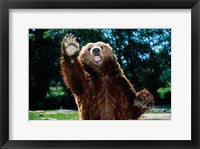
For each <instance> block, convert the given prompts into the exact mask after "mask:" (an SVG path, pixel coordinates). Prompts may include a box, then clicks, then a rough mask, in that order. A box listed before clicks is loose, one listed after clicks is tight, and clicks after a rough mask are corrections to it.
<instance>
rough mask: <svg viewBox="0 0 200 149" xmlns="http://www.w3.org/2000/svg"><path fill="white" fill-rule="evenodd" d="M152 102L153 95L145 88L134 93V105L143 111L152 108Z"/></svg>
mask: <svg viewBox="0 0 200 149" xmlns="http://www.w3.org/2000/svg"><path fill="white" fill-rule="evenodd" d="M154 103H155V102H154V97H153V95H152V94H151V93H150V92H149V91H148V90H147V89H143V90H141V91H139V92H137V93H136V98H135V100H134V105H135V106H136V107H138V108H139V109H140V110H142V111H143V112H144V111H146V110H149V109H150V108H152V107H153V106H154Z"/></svg>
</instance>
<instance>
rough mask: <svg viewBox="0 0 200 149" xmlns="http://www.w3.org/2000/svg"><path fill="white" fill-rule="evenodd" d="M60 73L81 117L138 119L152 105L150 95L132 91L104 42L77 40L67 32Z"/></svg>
mask: <svg viewBox="0 0 200 149" xmlns="http://www.w3.org/2000/svg"><path fill="white" fill-rule="evenodd" d="M61 74H62V76H63V79H64V83H65V84H66V86H67V87H68V88H69V89H70V90H71V92H72V94H73V96H74V98H75V101H76V104H77V107H78V110H79V114H80V119H81V120H130V119H138V118H139V117H140V116H141V114H143V113H144V111H145V110H148V109H149V108H151V107H152V106H153V105H154V97H153V96H152V94H151V93H150V92H149V91H148V90H146V89H143V90H141V91H139V92H136V91H135V89H134V88H133V86H132V85H131V83H130V81H129V80H128V79H127V78H126V76H125V75H124V72H123V70H122V69H121V67H120V65H119V63H118V62H117V59H116V56H115V55H114V53H113V52H112V48H111V46H110V45H109V44H108V43H104V42H96V43H88V44H87V45H86V46H83V47H82V49H81V51H80V52H79V43H78V42H77V41H76V38H75V37H74V36H73V35H72V34H69V35H68V34H67V35H66V36H65V37H64V38H63V40H62V43H61Z"/></svg>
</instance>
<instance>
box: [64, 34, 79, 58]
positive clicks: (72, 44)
mask: <svg viewBox="0 0 200 149" xmlns="http://www.w3.org/2000/svg"><path fill="white" fill-rule="evenodd" d="M63 45H64V49H63V50H64V52H65V53H66V55H67V56H72V55H74V54H75V53H76V52H77V51H78V50H79V43H78V42H77V41H76V37H74V35H73V34H71V33H70V34H66V35H65V37H64V38H63Z"/></svg>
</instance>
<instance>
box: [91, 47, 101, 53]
mask: <svg viewBox="0 0 200 149" xmlns="http://www.w3.org/2000/svg"><path fill="white" fill-rule="evenodd" d="M100 50H101V49H100V48H99V47H93V48H92V52H93V54H94V55H99V52H100Z"/></svg>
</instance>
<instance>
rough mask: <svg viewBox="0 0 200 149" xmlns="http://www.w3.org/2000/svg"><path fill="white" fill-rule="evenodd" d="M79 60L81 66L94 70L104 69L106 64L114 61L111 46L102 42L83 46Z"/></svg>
mask: <svg viewBox="0 0 200 149" xmlns="http://www.w3.org/2000/svg"><path fill="white" fill-rule="evenodd" d="M79 59H80V61H81V62H82V64H83V66H86V67H90V68H95V69H98V68H100V67H106V65H107V64H108V62H114V61H115V60H116V58H115V55H114V53H113V52H112V48H111V46H110V45H109V44H108V43H104V42H96V43H88V44H87V45H85V46H83V47H82V49H81V51H80V54H79Z"/></svg>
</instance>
